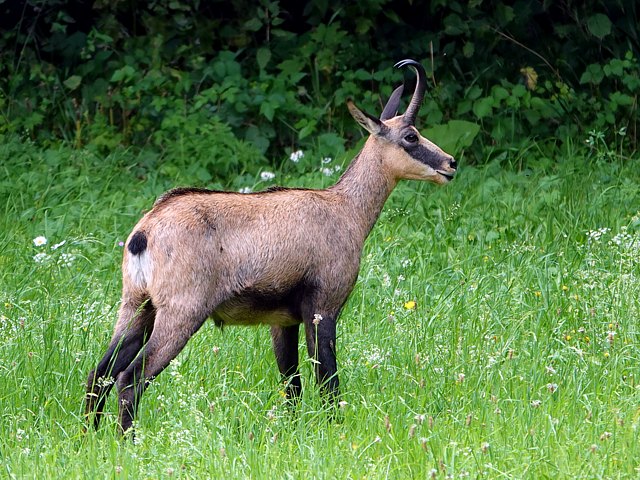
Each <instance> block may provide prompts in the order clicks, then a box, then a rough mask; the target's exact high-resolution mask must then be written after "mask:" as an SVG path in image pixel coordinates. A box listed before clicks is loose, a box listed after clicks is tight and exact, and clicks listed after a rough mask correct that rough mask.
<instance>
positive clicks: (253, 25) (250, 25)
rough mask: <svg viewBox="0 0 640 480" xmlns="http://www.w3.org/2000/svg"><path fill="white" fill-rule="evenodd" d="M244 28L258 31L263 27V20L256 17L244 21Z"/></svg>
mask: <svg viewBox="0 0 640 480" xmlns="http://www.w3.org/2000/svg"><path fill="white" fill-rule="evenodd" d="M244 28H245V29H247V30H249V31H250V32H257V31H258V30H260V29H261V28H262V22H261V21H260V19H259V18H257V17H254V18H252V19H251V20H248V21H247V22H245V23H244Z"/></svg>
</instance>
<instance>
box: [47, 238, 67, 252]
mask: <svg viewBox="0 0 640 480" xmlns="http://www.w3.org/2000/svg"><path fill="white" fill-rule="evenodd" d="M45 243H46V242H45ZM65 243H67V241H66V240H62V241H61V242H60V243H56V244H55V245H52V246H51V250H57V249H59V248H60V247H61V246H63V245H64V244H65Z"/></svg>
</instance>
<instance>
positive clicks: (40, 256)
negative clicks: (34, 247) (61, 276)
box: [33, 252, 49, 263]
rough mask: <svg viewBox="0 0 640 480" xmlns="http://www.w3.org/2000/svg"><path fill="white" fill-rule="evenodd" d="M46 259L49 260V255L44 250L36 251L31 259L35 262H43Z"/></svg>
mask: <svg viewBox="0 0 640 480" xmlns="http://www.w3.org/2000/svg"><path fill="white" fill-rule="evenodd" d="M47 260H49V255H48V254H46V253H44V252H41V253H37V254H36V255H34V256H33V261H34V262H36V263H45V262H46V261H47Z"/></svg>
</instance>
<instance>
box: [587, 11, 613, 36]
mask: <svg viewBox="0 0 640 480" xmlns="http://www.w3.org/2000/svg"><path fill="white" fill-rule="evenodd" d="M587 28H588V29H589V32H591V34H592V35H593V36H594V37H598V38H599V39H601V40H602V39H603V38H604V37H606V36H607V35H609V34H610V33H611V20H609V17H607V16H606V15H605V14H603V13H596V14H595V15H591V16H590V17H589V18H588V19H587Z"/></svg>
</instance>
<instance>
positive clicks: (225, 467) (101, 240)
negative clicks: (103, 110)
mask: <svg viewBox="0 0 640 480" xmlns="http://www.w3.org/2000/svg"><path fill="white" fill-rule="evenodd" d="M603 148H604V147H603ZM547 150H548V151H547ZM605 150H606V149H605ZM549 152H551V153H549ZM604 154H606V155H604ZM603 156H606V157H608V158H607V159H606V161H605V159H603V158H601V157H603ZM137 161H138V158H137V157H136V155H135V154H133V153H131V152H129V151H120V152H116V153H113V154H112V155H111V156H110V157H108V158H106V159H105V158H100V157H97V156H95V155H93V154H92V153H90V152H87V151H74V150H68V149H65V148H63V147H60V148H58V149H55V148H54V149H42V148H39V147H37V146H34V145H32V144H29V143H21V142H17V141H10V142H5V143H4V144H3V145H0V200H2V201H1V202H0V209H2V216H1V217H0V301H1V303H0V334H1V335H2V342H0V455H1V456H2V459H3V461H2V465H0V478H38V479H45V478H132V479H133V478H135V479H138V478H166V477H176V478H197V479H200V478H217V477H219V478H268V479H271V478H292V479H293V478H296V479H297V478H314V479H315V478H327V479H333V478H354V479H360V478H367V479H376V478H399V479H403V478H465V477H469V478H535V479H537V478H638V477H640V438H639V436H640V432H639V430H640V369H639V366H640V332H639V326H640V260H639V257H640V167H639V165H640V164H639V159H638V158H634V159H624V160H623V159H620V158H618V157H617V156H615V155H611V152H609V151H604V152H602V151H600V152H591V153H589V151H587V150H586V149H584V148H583V147H579V148H572V146H571V144H565V145H561V146H554V147H551V148H548V149H545V148H542V147H540V146H539V145H536V144H532V147H531V148H530V149H529V150H528V151H522V152H513V153H512V154H505V155H502V156H498V157H497V158H495V159H494V160H492V161H490V162H489V163H488V164H487V165H486V166H483V167H471V166H468V165H465V164H464V159H463V160H462V162H461V163H462V167H461V170H460V173H459V176H458V177H457V179H456V180H455V181H454V182H453V183H451V184H450V185H448V186H446V187H444V188H438V187H435V186H432V185H426V184H421V183H417V182H405V183H403V184H401V185H400V186H399V187H398V189H397V190H396V191H395V192H394V193H393V195H392V197H391V198H390V200H389V202H388V203H387V206H386V208H385V210H384V212H383V214H382V216H381V218H380V220H379V222H378V224H377V226H376V227H375V228H374V231H373V233H372V235H371V236H370V238H369V239H368V241H367V243H366V246H365V251H364V254H363V261H362V268H361V272H360V279H359V282H358V284H357V286H356V288H355V290H354V292H353V295H352V296H351V298H350V300H349V302H348V304H347V306H346V307H345V309H344V311H343V314H342V317H341V321H340V323H339V327H338V330H339V332H338V335H339V339H338V362H339V373H340V378H341V385H342V400H343V402H342V403H341V407H340V412H339V414H338V415H337V418H335V419H334V420H331V418H330V416H329V415H328V413H327V412H326V410H325V408H324V407H323V404H322V401H321V399H320V398H319V394H318V391H317V389H315V388H314V386H313V382H312V375H311V373H312V369H311V365H310V363H309V361H308V360H306V353H305V350H306V349H305V348H304V346H303V344H302V341H303V339H302V337H301V344H300V354H301V359H304V361H303V381H304V384H305V388H306V389H305V392H304V394H303V398H302V402H301V404H300V405H299V407H298V409H297V410H296V411H295V412H291V411H289V409H288V408H287V407H286V404H285V402H284V399H283V396H282V385H281V384H280V379H279V376H278V374H277V369H276V366H275V361H274V359H273V354H272V352H271V350H270V338H269V332H268V329H267V328H241V327H238V328H226V329H224V331H220V330H219V329H217V328H215V327H214V325H213V323H212V322H211V324H209V325H207V326H205V327H204V328H203V329H202V330H201V331H200V332H199V333H198V334H197V335H196V336H195V337H194V338H193V339H192V340H191V341H190V343H189V344H188V346H187V348H186V349H185V350H184V351H183V352H182V354H181V355H180V356H179V357H178V359H177V361H174V362H173V363H172V365H171V366H170V367H169V368H168V370H167V371H165V372H164V373H163V374H162V375H161V376H159V377H158V379H157V380H156V381H155V382H154V383H153V384H152V386H151V387H150V388H149V389H148V391H147V393H146V395H145V397H144V399H143V401H142V407H141V412H140V416H139V424H138V428H137V437H136V441H135V443H133V442H128V441H122V440H121V439H120V438H119V437H118V435H117V429H116V416H115V412H116V402H115V399H114V397H113V396H112V398H111V399H110V402H109V404H108V409H109V411H110V412H111V414H110V415H108V416H107V418H106V419H105V421H104V422H103V425H102V428H101V429H100V430H99V431H98V432H93V431H90V432H89V433H87V434H84V433H83V432H82V427H83V423H84V421H83V417H82V413H83V411H82V400H83V395H84V382H85V379H86V375H87V373H88V371H89V370H90V369H91V368H93V366H94V365H95V363H96V362H97V360H98V359H99V356H100V355H101V354H102V353H103V350H104V348H105V347H106V344H107V342H108V339H109V337H110V334H111V328H112V325H113V322H114V321H115V314H116V311H117V307H118V302H119V293H120V292H119V289H120V273H119V264H120V260H121V254H122V247H121V246H120V242H122V241H123V240H125V239H126V236H127V235H128V233H129V231H130V229H131V227H132V226H133V225H134V224H135V222H136V220H137V219H138V218H139V217H140V215H141V213H142V211H143V210H144V209H148V208H149V207H150V206H151V204H152V203H153V200H154V199H155V197H156V196H157V195H159V194H160V193H161V192H162V191H163V190H165V189H167V188H169V187H171V186H177V185H178V184H182V185H183V184H185V183H188V181H187V180H186V179H181V178H168V177H163V176H162V175H161V174H155V173H153V172H143V174H141V173H140V172H139V170H138V169H137V167H136V165H137ZM305 161H306V162H308V163H306V164H304V163H301V165H307V166H308V169H307V172H308V173H306V174H305V175H303V176H302V177H297V178H294V177H293V176H291V175H290V176H288V177H287V178H281V175H280V172H276V173H277V174H278V176H277V177H276V178H275V180H273V182H284V183H285V184H289V185H299V186H322V185H326V184H328V183H329V182H331V181H333V180H335V178H337V177H336V175H337V174H335V173H334V174H333V177H328V176H325V175H323V174H322V173H321V172H320V171H319V170H318V168H317V167H316V166H314V163H313V162H312V161H311V159H310V155H307V156H306V158H305ZM317 163H318V164H319V163H320V162H317ZM301 168H302V167H301ZM325 173H326V172H325ZM247 178H252V177H247ZM266 185H267V183H265V182H263V181H261V180H260V177H259V176H257V177H256V180H255V181H254V180H252V181H251V183H249V184H247V185H246V186H248V187H251V188H261V187H264V186H266ZM234 188H237V185H234ZM38 237H44V238H42V239H38ZM34 239H37V241H34ZM44 239H46V244H44V243H43V242H44ZM37 244H38V245H37Z"/></svg>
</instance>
